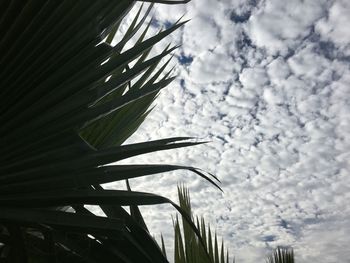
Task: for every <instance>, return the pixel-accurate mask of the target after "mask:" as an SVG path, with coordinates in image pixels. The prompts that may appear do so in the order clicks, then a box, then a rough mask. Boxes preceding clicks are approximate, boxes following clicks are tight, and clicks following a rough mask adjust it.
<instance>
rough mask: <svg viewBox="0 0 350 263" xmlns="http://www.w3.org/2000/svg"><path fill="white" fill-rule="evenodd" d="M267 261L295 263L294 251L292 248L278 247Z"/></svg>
mask: <svg viewBox="0 0 350 263" xmlns="http://www.w3.org/2000/svg"><path fill="white" fill-rule="evenodd" d="M266 262H267V263H294V251H293V249H292V248H285V247H278V248H276V249H275V250H274V251H273V252H272V253H271V255H270V256H268V258H267V260H266Z"/></svg>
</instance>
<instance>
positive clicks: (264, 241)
mask: <svg viewBox="0 0 350 263" xmlns="http://www.w3.org/2000/svg"><path fill="white" fill-rule="evenodd" d="M348 8H349V6H348V3H347V1H317V2H316V1H288V2H285V1H277V0H276V1H275V0H270V1H234V0H232V1H231V0H230V1H228V0H227V1H213V0H206V1H192V2H191V3H190V4H188V5H184V6H176V7H172V6H171V7H170V6H164V5H162V6H160V5H159V6H158V7H157V10H156V13H155V17H157V18H158V19H159V23H165V22H166V21H176V18H178V17H179V16H180V15H181V14H182V13H183V12H187V15H186V17H192V18H193V19H192V21H191V22H190V23H189V24H188V25H187V26H185V27H184V28H183V29H182V30H181V31H179V32H178V33H177V35H175V36H174V37H173V39H174V40H176V39H178V40H179V39H181V40H182V41H183V42H184V43H183V46H182V48H181V50H180V51H179V52H178V53H181V52H183V54H184V55H185V56H191V57H192V58H193V61H192V62H190V63H188V64H187V65H180V66H179V67H178V73H179V78H178V80H177V81H175V82H174V83H173V84H172V85H171V86H170V87H169V88H167V89H166V90H164V91H163V92H162V93H161V95H160V96H159V98H158V100H157V102H156V104H157V106H156V109H155V110H154V112H153V113H152V114H151V115H150V116H149V118H148V119H147V120H146V122H145V123H144V124H143V125H142V126H141V128H140V130H139V131H138V132H137V134H135V136H134V137H133V138H132V139H131V140H130V141H141V140H145V139H156V138H164V137H169V136H187V135H188V136H196V137H199V138H202V139H203V140H211V141H212V142H211V143H209V144H206V145H201V146H196V147H193V148H187V149H180V150H175V151H165V152H162V153H156V154H154V155H152V156H142V157H140V158H139V161H140V162H141V161H144V162H150V163H163V162H168V163H179V164H187V165H194V166H197V167H201V168H203V169H205V170H208V171H210V172H212V173H214V174H216V175H218V176H219V178H220V179H221V180H222V187H223V189H224V191H225V193H224V194H223V195H222V194H221V193H220V192H219V191H217V190H216V189H213V187H211V186H210V185H209V184H208V183H206V182H204V181H203V180H201V179H199V178H198V177H197V176H195V175H193V174H190V173H187V172H176V173H169V174H164V175H156V176H153V177H152V178H142V179H135V180H132V182H131V183H132V186H133V188H134V189H135V190H146V191H153V192H156V193H159V194H165V195H166V196H168V197H170V198H172V199H174V200H176V187H175V185H176V183H177V182H178V180H180V181H185V182H186V184H187V185H189V187H190V190H191V196H192V202H193V206H194V209H195V213H196V214H199V215H204V216H205V218H206V220H207V221H208V222H211V224H212V226H213V227H217V229H218V234H219V235H222V236H223V237H224V239H225V242H226V243H227V244H228V245H229V248H230V251H232V253H234V254H235V255H236V258H237V261H238V262H255V261H257V260H261V257H263V256H264V255H265V254H266V253H267V252H268V251H269V248H271V247H275V246H277V245H291V246H293V247H295V249H296V259H297V261H298V262H301V263H303V262H310V261H322V262H341V261H344V260H345V261H346V260H347V259H348V258H349V250H348V243H349V242H350V238H349V236H350V235H349V233H350V222H349V220H348V218H349V216H350V210H349V209H348V208H347V207H348V205H347V200H349V197H350V196H349V193H350V191H349V190H350V177H349V176H348V175H349V172H350V161H349V160H350V159H349V157H350V151H349V149H350V136H349V132H350V101H349V98H350V88H349V87H350V66H349V60H347V59H346V54H348V53H346V52H348V51H347V50H348V47H349V37H347V36H348V34H347V32H345V31H346V30H345V29H344V26H343V25H345V24H346V22H347V21H348V19H349V18H348V15H347V14H348V13H349V12H346V10H347V9H348ZM325 41H327V43H333V44H332V45H333V46H332V45H331V44H329V45H328V46H327V48H325V46H324V42H325ZM161 48H162V47H161V46H160V47H159V48H158V50H161ZM143 211H144V213H145V214H146V217H147V219H148V223H149V225H150V227H151V229H152V231H153V233H154V234H155V235H159V234H160V232H163V233H164V234H165V237H166V242H167V245H168V247H171V246H172V241H171V218H170V216H169V213H174V210H172V209H170V208H169V206H161V207H159V208H147V209H143ZM213 211H215V212H213ZM328 230H329V231H328Z"/></svg>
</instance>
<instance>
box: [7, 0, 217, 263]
mask: <svg viewBox="0 0 350 263" xmlns="http://www.w3.org/2000/svg"><path fill="white" fill-rule="evenodd" d="M151 2H159V3H167V4H175V3H184V2H186V1H175V0H174V1H161V0H158V1H151ZM0 4H1V9H0V10H1V13H0V14H1V18H0V29H1V32H2V38H1V40H0V65H1V66H0V69H1V71H0V112H1V114H0V121H1V126H0V135H1V139H0V146H1V147H0V156H1V157H0V164H1V165H0V227H1V229H4V231H3V233H4V235H3V238H2V241H1V242H2V243H3V248H2V250H3V251H5V250H7V251H10V252H9V253H7V254H6V253H5V252H4V253H3V252H1V253H2V254H1V255H4V257H7V258H8V259H12V260H14V261H15V262H16V261H17V262H19V261H20V262H25V261H27V260H29V261H33V260H34V259H37V260H38V258H40V257H44V258H46V257H48V258H50V261H51V262H52V259H53V260H57V261H58V260H59V261H60V262H72V261H74V262H112V261H116V262H122V263H123V262H131V263H133V262H159V263H160V262H166V258H165V257H164V255H163V253H162V251H161V249H160V248H159V246H158V245H157V244H156V242H155V241H154V239H153V238H152V237H151V236H150V234H149V233H148V232H147V228H146V226H145V224H144V222H143V221H142V220H141V218H142V216H141V214H140V213H139V210H138V208H137V206H138V205H151V204H159V203H170V204H171V205H173V206H174V207H175V208H176V209H177V210H178V211H179V212H180V213H181V215H182V217H183V218H184V219H185V220H187V222H188V225H189V227H190V228H192V230H193V231H194V233H195V234H196V235H197V236H200V233H199V231H198V229H197V228H196V227H195V225H194V224H193V222H192V220H191V218H190V217H189V216H188V215H187V213H186V212H185V211H184V210H183V209H182V208H181V207H179V206H178V205H176V204H175V203H173V202H171V201H170V200H168V199H166V198H164V197H161V196H157V195H152V194H150V193H140V192H134V191H131V189H130V190H128V191H121V190H113V191H112V190H105V189H103V188H102V187H101V186H100V184H103V183H107V182H113V181H118V180H125V179H131V178H135V177H141V176H149V175H153V174H156V173H163V172H167V171H174V170H179V169H187V170H190V171H192V172H194V173H196V174H197V175H199V176H201V177H203V178H205V179H206V180H208V181H209V182H210V183H212V184H214V185H216V186H218V185H217V184H216V183H215V181H214V180H216V178H215V177H212V176H211V175H210V174H208V175H207V174H205V173H203V172H201V171H200V170H198V169H197V168H193V167H186V166H172V165H165V164H162V165H147V164H142V165H117V164H116V165H113V166H105V165H106V164H109V163H111V162H117V161H120V160H123V159H126V158H130V157H134V156H137V155H140V154H146V153H151V152H155V151H161V150H169V149H175V148H179V147H187V146H194V145H197V144H198V143H197V142H193V141H188V140H189V139H191V138H181V137H177V138H169V139H163V140H156V141H151V142H144V143H137V144H131V145H123V146H122V143H123V142H124V141H125V140H126V139H127V138H128V137H130V135H131V134H132V133H133V132H134V131H135V130H136V129H137V128H138V127H139V125H140V124H141V123H142V121H143V120H144V119H145V117H146V116H147V114H148V113H149V107H150V106H151V104H152V103H153V101H154V99H155V98H156V96H157V94H158V92H159V90H161V89H162V88H164V87H166V86H167V85H169V84H170V83H171V82H172V80H173V79H174V78H173V77H172V76H171V70H170V71H167V70H166V67H167V65H168V63H169V60H167V61H166V62H165V63H163V62H162V59H163V58H165V57H166V56H168V55H169V54H170V53H171V52H173V51H174V50H175V49H176V47H170V46H168V47H167V48H166V49H165V50H164V51H163V52H161V53H160V54H157V55H155V56H153V57H149V55H150V50H151V49H152V47H153V45H155V44H157V43H158V42H159V41H161V40H163V39H164V38H165V37H166V36H168V35H169V34H171V33H172V32H173V31H175V30H176V29H178V28H179V27H181V26H182V25H183V24H184V23H185V22H180V21H179V22H177V23H175V24H174V25H173V26H172V27H170V28H168V29H166V30H163V31H160V32H159V33H157V34H156V35H154V36H151V37H149V38H147V36H146V33H147V31H148V28H149V26H150V23H151V22H149V23H147V22H146V20H147V16H148V14H149V12H150V10H151V8H152V5H150V6H149V7H148V8H147V7H146V11H145V12H144V15H141V14H142V12H143V10H144V7H143V6H141V7H140V9H139V10H138V12H137V14H136V16H135V17H134V19H133V20H132V22H131V24H130V26H129V29H128V30H127V31H126V33H125V34H124V36H123V37H122V38H121V39H120V40H117V39H115V34H116V32H117V31H118V27H119V26H120V25H121V23H122V21H123V18H124V17H125V16H126V15H127V14H128V12H129V11H130V9H131V8H132V7H133V5H134V1H130V0H120V1H117V0H113V1H108V0H101V1H92V0H86V1H69V0H63V1H54V0H46V1H44V0H38V1H34V0H28V1H18V0H9V1H3V2H1V3H0ZM144 24H146V27H145V28H144V29H142V28H143V25H144ZM139 31H140V32H141V34H140V37H139V38H138V39H136V40H135V41H134V40H133V37H134V36H135V35H137V34H136V33H137V32H139ZM104 39H106V41H103V40H104ZM114 40H116V41H114ZM112 41H113V42H116V44H115V45H114V46H112V45H111V43H112ZM130 41H134V43H135V44H134V45H132V47H131V48H129V49H125V47H126V46H127V45H126V44H127V43H128V42H130ZM131 65H132V66H131ZM159 65H160V66H159ZM212 178H213V179H212ZM87 204H92V205H97V206H99V207H100V208H101V209H102V211H103V212H104V213H105V215H106V217H102V216H97V215H96V214H94V213H92V212H91V211H89V210H87V209H85V208H84V205H87ZM124 205H129V206H131V207H132V212H131V214H129V213H127V212H126V211H125V210H124V209H123V207H122V206H124ZM48 251H49V252H48ZM45 253H49V254H46V256H45ZM17 255H23V256H22V258H18V256H17ZM34 261H35V260H34ZM37 262H39V261H37Z"/></svg>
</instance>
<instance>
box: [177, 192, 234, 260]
mask: <svg viewBox="0 0 350 263" xmlns="http://www.w3.org/2000/svg"><path fill="white" fill-rule="evenodd" d="M178 197H179V202H180V207H181V208H182V209H183V210H184V211H185V212H186V213H187V214H188V215H189V216H190V217H191V218H192V219H193V214H192V209H191V199H190V194H189V191H188V189H187V188H185V187H178ZM196 225H197V228H198V230H199V231H200V238H198V236H197V235H196V234H195V232H194V231H193V228H192V227H191V226H190V225H189V224H188V221H187V220H186V219H185V218H182V226H181V225H180V220H179V218H178V217H177V216H176V218H175V221H174V234H175V241H174V262H175V263H229V262H230V260H229V254H228V251H226V254H225V247H224V242H223V241H222V242H221V246H220V248H219V243H218V240H217V235H216V233H215V234H214V237H213V236H212V232H211V230H210V226H209V225H208V230H207V229H206V224H205V221H204V218H200V219H199V218H198V217H196ZM232 262H234V259H233V261H232Z"/></svg>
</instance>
